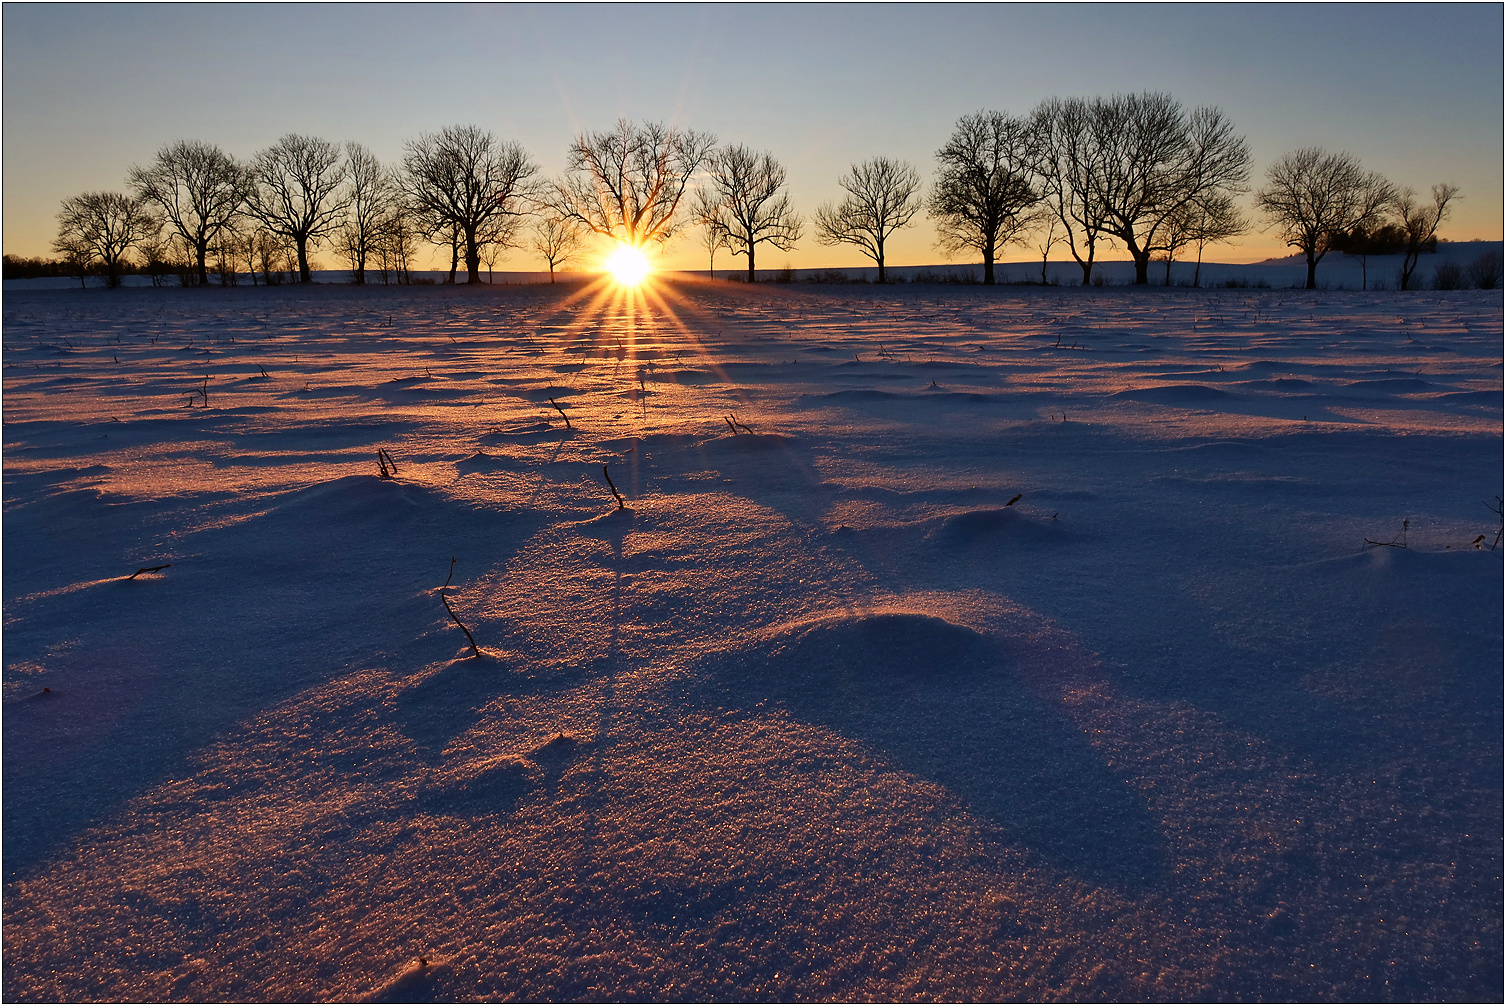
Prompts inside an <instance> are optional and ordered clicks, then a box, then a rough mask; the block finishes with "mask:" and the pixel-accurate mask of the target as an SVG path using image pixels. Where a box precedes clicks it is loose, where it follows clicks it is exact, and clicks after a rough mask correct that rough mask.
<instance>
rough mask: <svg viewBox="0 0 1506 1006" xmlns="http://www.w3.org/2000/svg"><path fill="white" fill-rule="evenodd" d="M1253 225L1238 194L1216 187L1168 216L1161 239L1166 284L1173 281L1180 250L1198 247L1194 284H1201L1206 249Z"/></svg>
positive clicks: (1236, 235) (1234, 236)
mask: <svg viewBox="0 0 1506 1006" xmlns="http://www.w3.org/2000/svg"><path fill="white" fill-rule="evenodd" d="M1249 229H1250V223H1249V221H1248V220H1246V219H1245V218H1244V217H1243V216H1241V215H1240V213H1239V209H1238V208H1237V207H1236V206H1235V205H1234V196H1233V195H1232V194H1231V193H1229V192H1223V191H1214V192H1212V193H1209V194H1207V195H1204V196H1202V197H1200V198H1198V199H1195V200H1193V201H1192V202H1190V203H1187V204H1186V205H1184V206H1183V207H1182V208H1181V210H1179V211H1178V212H1177V213H1176V214H1174V215H1173V216H1171V217H1169V218H1168V219H1167V220H1166V223H1165V227H1164V229H1163V231H1162V237H1161V239H1160V241H1159V244H1160V246H1161V248H1162V249H1163V250H1164V251H1165V253H1166V285H1167V286H1170V285H1171V265H1172V262H1173V261H1175V259H1176V254H1177V252H1179V251H1181V250H1182V249H1183V248H1186V247H1189V246H1192V247H1196V248H1197V265H1196V267H1194V269H1193V270H1192V285H1193V286H1198V285H1200V284H1201V282H1202V275H1203V250H1204V249H1205V248H1207V247H1208V246H1209V245H1211V244H1219V243H1221V242H1223V241H1228V240H1230V239H1232V238H1236V237H1238V236H1239V235H1241V234H1244V233H1246V232H1247V231H1248V230H1249Z"/></svg>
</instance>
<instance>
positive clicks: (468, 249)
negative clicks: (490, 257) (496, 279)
mask: <svg viewBox="0 0 1506 1006" xmlns="http://www.w3.org/2000/svg"><path fill="white" fill-rule="evenodd" d="M465 281H466V283H467V284H470V283H480V282H481V249H480V248H477V247H476V232H475V231H471V230H468V231H466V232H465Z"/></svg>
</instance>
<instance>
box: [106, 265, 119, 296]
mask: <svg viewBox="0 0 1506 1006" xmlns="http://www.w3.org/2000/svg"><path fill="white" fill-rule="evenodd" d="M105 277H106V278H105V282H106V283H107V284H108V285H109V287H110V289H111V290H113V289H115V288H116V287H117V286H119V285H120V263H119V262H117V261H115V260H114V259H109V260H107V261H106V262H105Z"/></svg>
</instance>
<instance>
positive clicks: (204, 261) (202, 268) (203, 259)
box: [194, 239, 209, 286]
mask: <svg viewBox="0 0 1506 1006" xmlns="http://www.w3.org/2000/svg"><path fill="white" fill-rule="evenodd" d="M194 251H195V252H196V253H197V254H198V256H199V285H200V286H208V285H209V241H208V239H205V240H203V241H200V242H197V243H196V244H195V245H194Z"/></svg>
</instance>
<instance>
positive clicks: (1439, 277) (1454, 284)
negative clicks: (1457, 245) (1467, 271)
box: [1433, 262, 1469, 290]
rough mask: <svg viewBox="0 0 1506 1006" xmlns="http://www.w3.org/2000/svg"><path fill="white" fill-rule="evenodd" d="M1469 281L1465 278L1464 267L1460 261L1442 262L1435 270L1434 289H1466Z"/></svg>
mask: <svg viewBox="0 0 1506 1006" xmlns="http://www.w3.org/2000/svg"><path fill="white" fill-rule="evenodd" d="M1468 287H1469V283H1468V282H1467V281H1466V280H1465V278H1464V267H1463V266H1462V265H1460V264H1459V263H1458V262H1440V263H1439V264H1438V268H1436V269H1434V270H1433V289H1434V290H1464V289H1467V288H1468Z"/></svg>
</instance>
